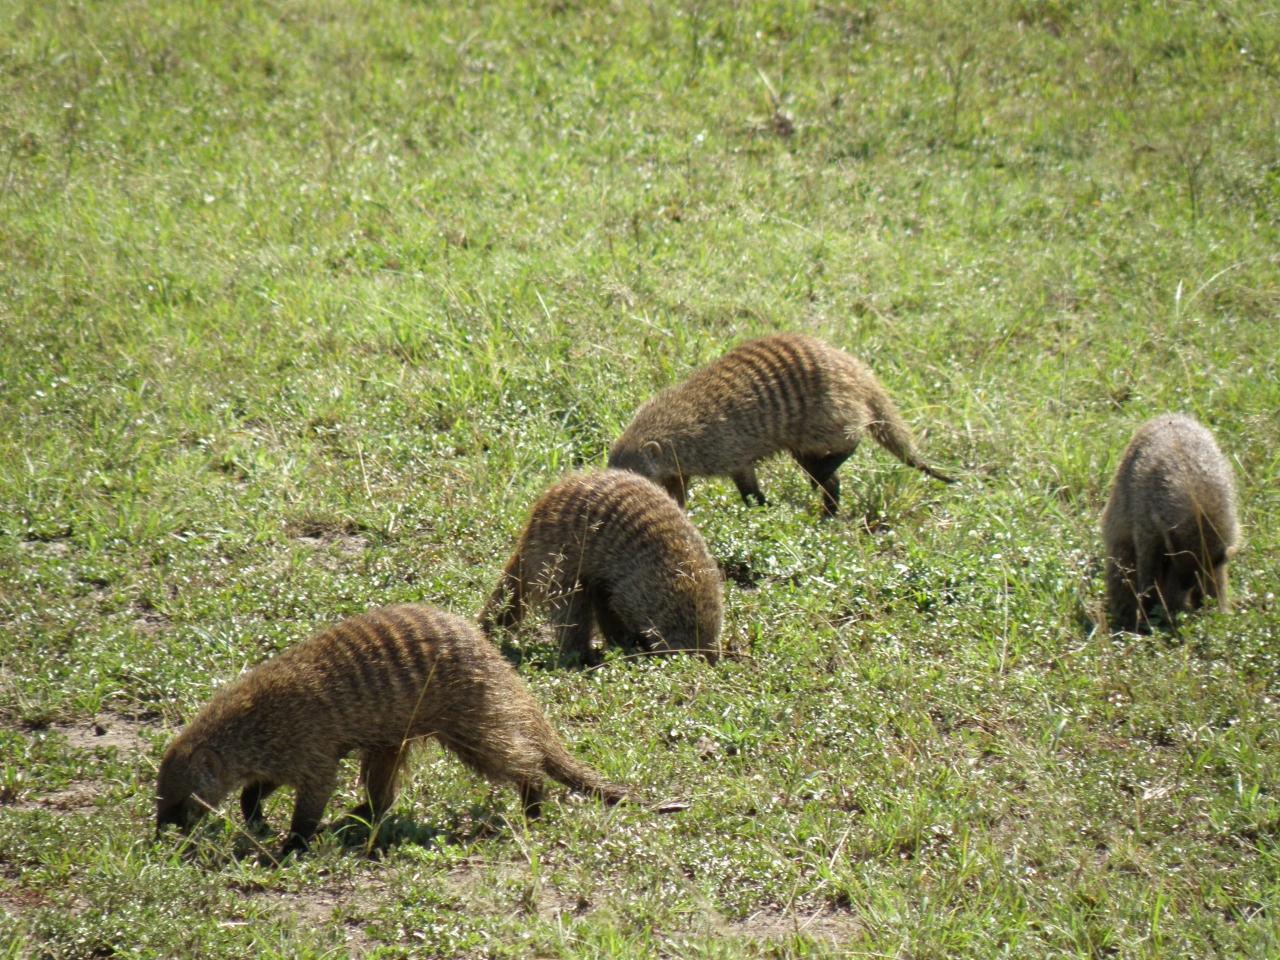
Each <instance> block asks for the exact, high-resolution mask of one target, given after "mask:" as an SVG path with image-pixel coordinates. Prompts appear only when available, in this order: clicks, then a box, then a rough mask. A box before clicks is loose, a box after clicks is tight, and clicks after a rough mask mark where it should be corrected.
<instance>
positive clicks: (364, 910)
mask: <svg viewBox="0 0 1280 960" xmlns="http://www.w3.org/2000/svg"><path fill="white" fill-rule="evenodd" d="M386 886H387V883H386V880H385V879H384V878H374V877H366V878H362V879H360V880H357V881H356V882H355V883H353V884H346V885H342V886H338V885H336V884H335V885H334V886H331V887H322V888H321V889H318V890H302V891H288V892H285V891H279V890H258V891H245V892H246V893H248V894H249V895H250V896H254V897H258V898H261V899H262V900H265V901H267V902H268V903H271V904H272V905H273V906H275V907H276V908H278V910H279V911H280V912H281V913H287V914H289V915H291V916H293V917H294V918H295V919H296V920H297V922H298V924H299V925H300V926H303V927H316V926H326V925H331V924H341V927H342V935H343V939H344V940H345V941H346V945H345V948H344V950H345V954H344V955H345V956H349V957H361V956H364V955H365V954H366V953H368V952H370V951H371V950H373V949H374V948H375V947H377V946H378V945H379V944H378V943H377V942H376V941H375V940H373V939H372V938H371V937H370V936H369V935H368V934H367V933H365V931H364V928H365V922H364V919H363V918H364V917H365V915H366V914H368V913H371V912H372V910H373V909H374V908H375V907H376V906H377V903H378V899H379V896H380V895H381V894H382V893H383V892H384V891H385V889H386Z"/></svg>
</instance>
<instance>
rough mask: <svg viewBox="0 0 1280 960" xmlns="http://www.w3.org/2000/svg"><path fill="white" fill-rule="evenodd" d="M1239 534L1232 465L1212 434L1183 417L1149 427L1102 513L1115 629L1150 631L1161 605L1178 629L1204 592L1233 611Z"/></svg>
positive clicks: (1128, 452) (1132, 447)
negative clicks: (1232, 568) (1230, 586)
mask: <svg viewBox="0 0 1280 960" xmlns="http://www.w3.org/2000/svg"><path fill="white" fill-rule="evenodd" d="M1239 536H1240V527H1239V524H1238V522H1237V520H1236V505H1235V484H1234V482H1233V480H1232V477H1231V466H1230V465H1229V464H1228V463H1227V459H1226V457H1224V456H1223V455H1222V452H1221V451H1220V450H1219V449H1218V445H1217V444H1216V443H1214V440H1213V434H1211V433H1210V432H1209V431H1208V430H1206V429H1205V428H1204V427H1203V426H1201V425H1200V424H1199V423H1197V422H1196V421H1195V420H1193V419H1191V418H1190V417H1187V416H1183V415H1181V414H1166V415H1164V416H1160V417H1156V418H1154V419H1152V420H1148V421H1147V422H1146V423H1144V424H1142V425H1141V426H1140V427H1138V429H1137V431H1136V432H1135V433H1134V435H1133V439H1132V440H1130V441H1129V446H1128V447H1127V448H1126V449H1125V452H1124V456H1123V457H1122V458H1121V460H1120V466H1119V467H1118V468H1117V470H1116V475H1115V480H1114V481H1113V482H1112V486H1111V497H1110V499H1108V501H1107V506H1106V508H1105V509H1104V510H1103V512H1102V540H1103V544H1104V546H1105V547H1106V552H1107V555H1106V584H1107V608H1108V616H1109V619H1110V621H1111V622H1110V626H1111V628H1112V629H1120V630H1143V631H1145V630H1146V629H1148V628H1149V626H1150V624H1149V620H1148V618H1149V615H1150V614H1151V613H1152V612H1154V611H1155V610H1156V609H1157V608H1160V607H1162V608H1163V609H1164V612H1165V616H1166V619H1167V621H1168V622H1169V623H1170V625H1173V623H1174V622H1175V619H1176V617H1177V615H1178V614H1179V613H1180V612H1182V611H1184V610H1195V609H1198V608H1199V607H1200V605H1201V603H1202V602H1203V600H1204V597H1205V596H1206V595H1208V596H1211V597H1216V598H1217V599H1218V605H1219V606H1220V607H1222V608H1223V609H1224V610H1225V609H1227V607H1228V602H1227V561H1228V560H1230V559H1231V558H1232V557H1233V556H1234V555H1235V552H1236V548H1237V541H1238V539H1239Z"/></svg>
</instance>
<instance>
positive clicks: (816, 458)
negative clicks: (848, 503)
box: [792, 450, 853, 518]
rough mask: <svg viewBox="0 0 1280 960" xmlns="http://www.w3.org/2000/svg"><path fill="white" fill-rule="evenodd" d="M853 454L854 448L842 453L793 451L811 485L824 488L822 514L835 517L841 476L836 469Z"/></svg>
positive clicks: (838, 504) (838, 503)
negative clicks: (838, 475) (837, 474)
mask: <svg viewBox="0 0 1280 960" xmlns="http://www.w3.org/2000/svg"><path fill="white" fill-rule="evenodd" d="M852 455H853V450H846V451H844V452H842V453H793V454H792V456H793V457H795V460H796V463H798V464H800V469H801V470H803V471H804V472H805V473H806V474H807V475H808V477H809V485H810V486H811V487H814V488H815V489H819V488H820V489H821V490H822V516H823V518H829V517H834V516H835V515H836V510H837V509H838V508H839V506H840V478H839V477H837V476H836V470H838V469H839V468H840V465H841V464H842V463H844V462H845V461H846V460H848V459H849V457H851V456H852Z"/></svg>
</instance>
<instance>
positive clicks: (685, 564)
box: [481, 470, 722, 664]
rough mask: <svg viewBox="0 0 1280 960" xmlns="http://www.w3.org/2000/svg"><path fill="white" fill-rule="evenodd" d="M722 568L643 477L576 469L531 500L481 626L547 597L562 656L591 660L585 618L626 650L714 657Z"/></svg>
mask: <svg viewBox="0 0 1280 960" xmlns="http://www.w3.org/2000/svg"><path fill="white" fill-rule="evenodd" d="M721 594H722V588H721V582H720V571H719V568H718V567H717V566H716V563H715V561H714V560H713V559H712V558H711V555H710V554H709V553H708V552H707V545H706V543H705V542H703V539H702V536H701V535H700V534H699V533H698V531H697V530H696V529H694V526H693V524H692V523H690V522H689V518H688V517H686V516H685V515H684V513H683V511H681V510H680V508H679V507H677V506H676V505H675V504H674V503H672V502H671V498H670V497H668V496H667V495H666V494H665V493H663V492H662V490H661V489H659V488H658V487H657V486H655V485H654V484H652V483H650V482H649V481H648V480H646V479H644V478H643V477H640V476H637V475H636V474H634V473H630V472H627V471H623V470H603V471H596V472H594V473H578V474H574V475H572V476H569V477H567V478H565V479H564V480H561V481H560V482H558V483H556V484H555V485H554V486H552V487H551V488H550V489H549V490H547V492H546V493H544V494H543V495H542V497H541V498H540V499H539V500H538V502H537V503H535V504H534V506H533V509H532V511H531V512H530V516H529V522H528V524H527V525H526V526H525V529H524V532H523V533H522V534H521V536H520V541H519V543H518V544H517V546H516V549H515V552H514V553H513V554H512V556H511V559H510V560H509V561H508V562H507V565H506V568H505V569H504V570H503V571H502V578H501V580H500V581H499V582H498V587H497V589H496V590H494V592H493V596H492V597H490V599H489V602H488V604H486V606H485V609H484V612H483V613H482V614H481V625H482V626H483V627H484V629H485V632H486V633H490V634H492V632H493V631H494V629H495V627H498V626H502V627H507V628H511V627H515V626H516V625H517V624H519V623H520V621H521V619H522V618H523V617H524V614H525V610H526V608H527V607H528V605H529V604H530V603H545V604H547V605H548V607H549V608H550V620H551V622H552V624H553V625H554V626H555V628H556V630H557V633H558V634H559V636H560V651H561V658H562V659H563V660H565V661H571V660H573V659H577V660H578V661H579V662H581V663H584V664H586V663H591V662H592V660H593V654H592V650H591V633H592V621H593V619H594V620H595V621H596V622H598V623H599V625H600V631H601V633H603V635H604V639H605V641H606V642H608V643H612V644H615V645H618V646H620V647H622V648H624V649H626V650H635V649H641V650H647V651H653V652H657V651H664V652H665V651H676V650H688V651H693V652H696V653H699V654H701V655H702V656H703V657H705V658H706V659H707V660H710V661H712V662H714V661H715V660H716V658H717V657H718V656H719V654H720V643H719V637H720V623H721Z"/></svg>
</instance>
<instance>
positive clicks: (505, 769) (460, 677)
mask: <svg viewBox="0 0 1280 960" xmlns="http://www.w3.org/2000/svg"><path fill="white" fill-rule="evenodd" d="M431 737H434V738H435V739H436V740H438V741H439V742H440V743H441V744H442V745H443V746H444V747H445V748H446V749H447V750H449V751H450V752H451V753H453V754H454V755H455V756H456V757H457V758H458V759H460V760H461V761H462V762H463V763H464V764H466V765H467V766H468V767H470V768H471V769H472V770H475V771H476V772H477V773H479V774H481V775H482V776H484V777H487V778H488V779H490V780H493V781H498V782H508V783H513V784H515V786H516V787H517V788H518V789H519V791H520V797H521V800H522V802H523V805H524V809H525V811H526V813H527V814H528V815H529V816H537V814H538V812H539V805H540V803H541V800H542V787H543V781H544V779H545V778H546V777H553V778H554V779H556V780H559V781H560V782H561V783H564V784H566V785H567V786H569V787H570V788H572V789H574V790H579V791H583V792H588V793H593V794H596V795H597V796H600V797H602V798H603V799H604V800H606V801H608V802H616V801H618V800H620V799H623V797H624V791H623V790H622V788H620V787H617V786H614V785H613V784H610V783H608V782H607V781H606V780H605V779H604V778H603V777H601V776H600V774H599V773H597V772H596V771H595V770H593V769H592V768H591V767H589V766H587V765H586V764H583V763H580V762H579V761H577V760H575V759H573V758H572V757H571V756H570V755H569V753H568V752H567V751H566V750H565V748H564V745H563V744H562V743H561V741H560V738H559V737H558V736H557V735H556V733H555V731H554V730H552V728H551V725H550V724H549V723H548V722H547V719H546V717H545V715H544V714H543V712H542V710H541V708H540V707H539V706H538V704H537V703H536V702H535V701H534V699H533V697H532V696H530V694H529V691H528V690H527V689H526V687H525V685H524V683H523V682H522V681H521V680H520V678H519V676H518V675H517V674H516V672H515V670H514V669H513V668H512V666H511V665H510V664H509V663H508V662H507V661H506V660H505V659H503V657H502V655H501V654H500V653H499V652H498V651H497V650H496V649H495V648H494V646H493V644H491V643H490V642H489V641H488V640H487V639H486V638H485V637H484V636H482V635H481V633H480V631H479V630H477V629H476V628H475V626H474V625H473V624H471V623H470V622H468V621H466V620H464V619H462V618H461V617H457V616H454V615H452V614H449V613H445V612H443V611H441V610H437V609H434V608H432V607H428V606H421V605H402V606H391V607H385V608H381V609H376V610H372V611H370V612H368V613H365V614H363V615H360V616H355V617H351V618H349V619H347V620H344V621H342V622H341V623H339V624H337V625H336V626H334V627H332V628H330V629H328V630H325V631H324V632H322V633H320V634H318V635H317V636H314V637H312V638H311V639H309V640H306V641H304V642H302V643H299V644H297V645H296V646H294V647H291V648H289V649H287V650H285V651H284V652H282V653H280V654H279V655H277V656H275V657H273V658H271V659H270V660H267V661H265V662H264V663H261V664H259V665H258V666H257V667H255V668H253V669H252V670H250V671H249V672H248V673H246V674H244V675H243V676H241V677H240V678H239V679H237V680H235V681H233V682H231V683H229V684H227V685H226V686H224V687H221V688H220V689H218V691H217V692H215V693H214V695H213V697H212V698H211V699H210V700H209V703H208V704H207V705H206V706H205V707H204V709H203V710H201V711H200V713H199V714H198V715H197V716H196V717H195V719H194V720H192V721H191V722H190V723H189V724H188V725H187V726H186V728H185V729H184V730H183V731H182V732H181V733H180V734H179V735H178V736H177V737H176V738H175V739H174V740H173V741H172V742H171V743H170V744H169V747H168V749H167V750H166V751H165V754H164V759H163V761H162V762H161V764H160V774H159V779H158V783H157V789H156V826H157V832H159V829H160V828H161V827H163V826H165V825H166V824H177V825H178V826H179V827H180V828H181V829H182V830H183V831H184V832H185V831H188V830H189V829H190V828H191V826H192V825H193V824H194V823H195V822H196V820H198V819H199V818H200V817H201V816H202V815H203V814H204V812H205V811H206V810H207V809H209V808H212V807H216V806H217V805H218V804H219V803H220V802H221V801H222V800H223V798H224V797H225V796H226V795H227V794H228V793H229V792H230V791H232V790H233V789H236V788H238V787H242V788H243V792H242V793H241V795H240V807H241V810H242V812H243V814H244V818H245V820H246V821H247V822H248V823H249V824H250V825H253V826H255V827H256V826H259V825H261V823H262V821H263V812H262V803H263V801H264V800H265V799H266V798H267V796H268V795H269V794H271V793H272V792H273V791H274V790H276V789H277V788H278V787H282V786H290V787H294V788H295V789H296V790H297V797H296V802H295V806H294V810H293V821H292V823H291V825H290V827H289V836H288V839H287V841H286V842H285V845H284V851H283V852H284V853H286V854H287V853H289V852H291V851H294V850H298V849H302V848H305V847H306V845H307V842H308V840H310V838H311V837H312V835H313V834H314V833H315V831H316V828H317V826H318V824H319V823H320V818H321V816H322V815H323V813H324V809H325V806H326V805H327V804H328V802H329V798H330V796H331V795H332V793H333V791H334V788H335V786H336V778H337V773H338V761H339V760H341V759H342V757H343V756H345V755H346V754H347V753H349V752H351V751H353V750H355V751H358V752H359V754H360V781H361V784H362V786H363V790H364V795H365V796H366V798H367V799H366V800H365V802H364V803H363V804H362V805H361V806H360V807H358V808H357V810H356V813H357V814H358V815H359V816H362V817H365V818H370V819H372V818H376V817H379V816H381V815H382V814H383V813H385V812H386V811H387V810H388V809H389V808H390V806H391V804H392V802H393V801H394V800H395V797H396V793H397V780H398V777H399V773H400V770H401V768H402V766H403V764H404V761H405V758H406V755H407V753H408V748H409V747H410V746H411V745H412V744H413V743H414V742H415V741H419V740H425V739H428V738H431Z"/></svg>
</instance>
